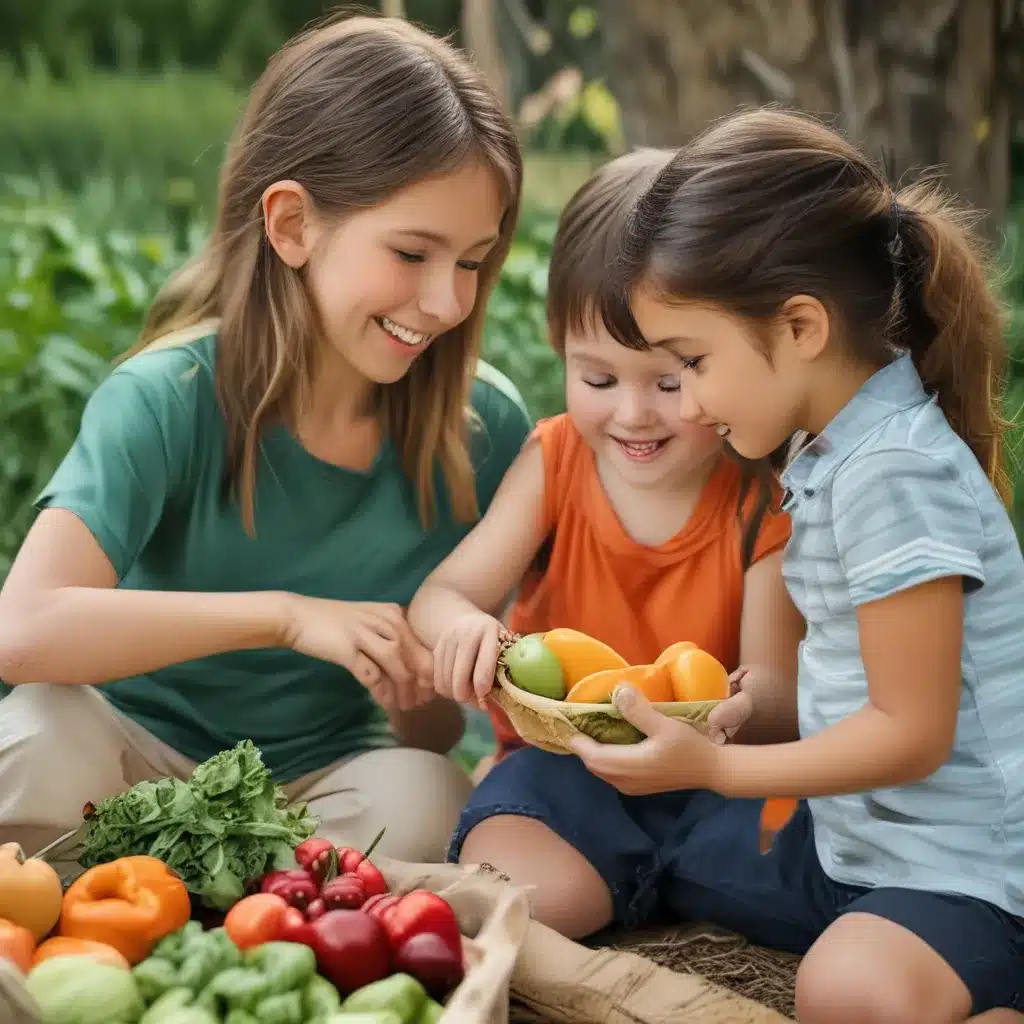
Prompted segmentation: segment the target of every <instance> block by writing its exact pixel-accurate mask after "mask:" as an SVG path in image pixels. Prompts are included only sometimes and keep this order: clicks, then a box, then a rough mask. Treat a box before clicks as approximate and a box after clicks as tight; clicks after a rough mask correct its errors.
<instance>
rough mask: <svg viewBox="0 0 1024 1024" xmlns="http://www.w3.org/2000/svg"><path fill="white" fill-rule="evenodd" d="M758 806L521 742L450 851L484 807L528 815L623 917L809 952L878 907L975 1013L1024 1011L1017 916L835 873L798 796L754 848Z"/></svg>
mask: <svg viewBox="0 0 1024 1024" xmlns="http://www.w3.org/2000/svg"><path fill="white" fill-rule="evenodd" d="M762 804H763V801H761V800H727V799H726V798H724V797H721V796H719V795H718V794H716V793H709V792H706V791H701V790H698V791H687V792H674V793H659V794H655V795H653V796H641V797H629V796H623V795H622V794H620V793H619V792H618V791H617V790H615V789H614V788H613V787H612V786H610V785H608V784H607V783H606V782H602V781H601V780H600V779H598V778H597V777H596V776H594V775H591V774H590V772H588V771H587V769H586V768H585V767H584V765H583V763H582V762H581V761H580V760H579V759H578V758H576V757H572V756H567V755H562V754H549V753H546V752H545V751H542V750H538V749H537V748H535V747H527V748H525V749H523V750H517V751H515V752H513V753H511V754H509V755H508V756H507V757H505V758H504V759H503V760H501V761H500V762H499V763H498V764H496V765H495V766H494V768H492V769H491V771H490V772H489V773H488V774H487V775H486V776H485V778H484V779H483V781H482V782H481V783H480V785H479V786H478V787H477V788H476V789H475V790H474V791H473V794H472V796H471V797H470V799H469V802H468V804H467V805H466V807H465V809H464V810H463V812H462V817H461V819H460V821H459V825H458V828H457V830H456V832H455V835H454V837H453V839H452V844H451V847H450V849H449V859H450V860H453V861H454V860H457V859H458V855H459V851H460V849H461V848H462V842H463V840H464V839H465V837H466V834H467V833H468V832H469V831H470V830H471V829H472V828H474V827H475V826H476V825H478V824H479V823H480V822H481V821H483V820H484V819H486V818H490V817H493V816H495V815H499V814H518V815H522V816H524V817H528V818H535V819H537V820H538V821H541V822H543V823H544V824H545V825H547V826H548V828H550V829H551V830H552V831H553V832H555V833H556V834H557V835H559V836H561V838H562V839H564V840H566V842H568V843H570V844H571V845H572V846H574V847H575V848H576V849H577V850H579V852H580V853H581V854H583V856H584V857H586V859H587V860H588V861H589V862H590V863H591V864H592V865H593V866H594V868H595V869H596V870H597V871H598V873H599V874H600V875H601V877H602V878H603V879H604V881H605V883H606V884H607V886H608V888H609V890H610V892H611V895H612V903H613V907H614V914H615V919H616V922H617V923H619V924H621V925H624V926H626V927H631V926H635V925H637V924H641V923H643V922H645V921H649V920H651V919H652V918H654V917H655V916H662V915H665V914H668V915H671V916H672V917H673V918H676V919H682V920H690V921H709V922H713V923H715V924H718V925H721V926H722V927H724V928H729V929H731V930H732V931H735V932H737V933H739V934H741V935H745V936H746V937H747V938H749V939H750V940H751V941H752V942H754V943H757V944H758V945H763V946H770V947H773V948H775V949H783V950H787V951H789V952H792V953H797V954H803V953H806V952H807V950H808V949H809V948H810V947H811V945H812V944H813V943H814V942H815V941H816V940H817V938H818V937H819V936H820V935H821V934H822V932H824V931H825V929H826V928H827V927H828V926H829V925H830V924H831V923H832V922H833V921H835V920H836V919H837V918H838V917H840V916H841V915H842V914H845V913H849V912H851V911H857V912H859V913H868V914H874V915H875V916H876V917H882V918H886V919H887V920H890V921H893V922H895V923H897V924H900V925H902V926H903V927H904V928H907V929H909V930H910V931H911V932H913V933H914V934H915V935H917V936H918V937H919V938H921V939H923V940H924V941H925V942H926V943H927V944H928V945H929V946H931V947H932V949H934V950H935V951H936V952H937V953H938V954H939V955H940V956H941V957H943V959H945V960H946V962H947V963H948V964H949V965H950V966H951V967H952V968H953V969H954V970H955V971H956V973H957V974H958V975H959V976H960V978H961V979H962V980H963V982H964V984H965V985H966V986H967V988H968V989H969V991H970V993H971V996H972V999H973V1010H972V1012H973V1013H975V1014H978V1013H982V1012H984V1011H985V1010H988V1009H992V1008H994V1007H999V1006H1009V1007H1013V1008H1017V1009H1024V919H1021V918H1016V917H1012V916H1011V915H1009V914H1007V913H1006V912H1005V911H1003V910H1001V909H1000V908H998V907H995V906H993V905H992V904H989V903H985V902H984V901H982V900H978V899H974V898H972V897H968V896H962V895H958V894H952V893H933V892H927V891H923V890H915V889H903V888H877V889H869V888H864V887H861V886H855V885H845V884H842V883H840V882H836V881H834V880H833V879H831V878H830V877H829V876H827V875H826V874H825V872H824V871H823V870H822V867H821V864H820V862H819V860H818V854H817V851H816V850H815V846H814V825H813V822H812V820H811V814H810V811H809V809H808V807H807V805H806V804H805V803H801V804H800V805H799V806H798V807H797V810H796V812H795V813H794V815H793V817H792V818H791V819H790V820H789V822H788V823H787V824H786V826H785V827H784V828H783V829H782V831H781V832H779V833H778V834H777V835H776V837H775V841H774V843H773V844H772V846H771V848H770V849H769V850H768V851H767V852H766V853H762V852H761V848H760V817H761V807H762Z"/></svg>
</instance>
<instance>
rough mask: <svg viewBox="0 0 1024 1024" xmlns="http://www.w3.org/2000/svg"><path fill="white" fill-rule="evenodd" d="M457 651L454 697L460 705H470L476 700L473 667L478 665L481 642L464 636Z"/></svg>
mask: <svg viewBox="0 0 1024 1024" xmlns="http://www.w3.org/2000/svg"><path fill="white" fill-rule="evenodd" d="M455 646H456V650H455V664H454V666H453V667H452V697H453V698H454V699H455V700H457V701H458V702H459V703H460V704H468V703H469V702H470V701H472V700H473V699H474V694H473V667H474V665H475V664H476V655H477V650H478V649H479V646H480V644H479V640H478V639H477V638H476V637H475V636H472V635H466V634H463V635H461V636H460V637H459V638H458V641H457V643H456V645H455Z"/></svg>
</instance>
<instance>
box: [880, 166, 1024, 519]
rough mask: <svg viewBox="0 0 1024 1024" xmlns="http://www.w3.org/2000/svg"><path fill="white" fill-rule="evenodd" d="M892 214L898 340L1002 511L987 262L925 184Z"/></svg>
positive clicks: (999, 347)
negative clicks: (900, 325) (976, 463)
mask: <svg viewBox="0 0 1024 1024" xmlns="http://www.w3.org/2000/svg"><path fill="white" fill-rule="evenodd" d="M894 213H895V219H896V221H897V227H898V230H897V237H896V238H895V239H894V242H895V246H896V259H897V262H898V265H899V270H898V274H897V278H898V282H899V284H898V296H899V299H900V306H901V310H900V312H901V314H902V320H903V324H904V329H903V331H902V332H901V333H902V337H901V340H902V342H903V344H905V345H906V347H907V348H908V349H909V350H910V354H911V358H912V359H913V360H914V365H915V367H916V368H917V372H918V374H919V375H920V377H921V380H922V381H923V382H924V385H925V387H926V388H927V389H928V390H929V391H932V392H935V393H936V394H937V396H938V402H939V407H940V408H941V409H942V411H943V413H944V414H945V416H946V419H947V420H948V421H949V424H950V426H951V427H952V428H953V429H954V430H955V431H956V432H957V433H958V434H959V435H960V437H962V438H963V440H964V441H965V442H966V443H967V445H968V446H969V447H970V449H971V451H972V452H974V455H975V457H976V458H977V460H978V461H979V462H980V463H981V465H982V467H983V468H984V470H985V472H986V473H987V474H988V477H989V479H990V480H991V481H992V483H993V485H994V486H995V488H996V490H997V491H998V492H999V495H1000V497H1001V498H1002V499H1003V500H1004V501H1005V502H1006V503H1007V504H1009V502H1010V501H1011V500H1012V488H1011V483H1010V477H1009V474H1008V472H1007V469H1006V465H1005V461H1004V437H1005V434H1006V431H1007V430H1008V429H1009V427H1010V423H1009V421H1008V420H1007V419H1006V418H1005V416H1004V414H1003V408H1002V394H1003V390H1002V369H1003V366H1004V363H1005V360H1006V354H1007V353H1006V344H1005V341H1004V334H1003V330H1004V325H1003V316H1002V308H1001V305H1000V303H999V301H998V300H997V298H996V296H995V294H994V293H993V291H992V288H991V286H990V280H991V278H990V267H989V261H988V259H987V254H986V252H985V250H984V248H983V246H982V244H981V242H980V240H978V239H977V238H976V237H975V236H974V235H973V234H972V233H971V231H970V224H969V212H968V211H967V210H965V209H964V208H962V207H958V206H957V205H955V204H954V203H953V202H952V200H951V199H950V198H949V197H948V196H947V195H945V194H944V193H943V192H942V191H941V190H940V189H939V188H938V187H936V186H934V185H932V184H928V183H923V182H922V183H918V184H915V185H913V186H911V187H909V188H907V189H904V190H903V191H901V192H900V194H899V196H898V198H897V205H896V207H895V210H894ZM901 248H902V250H903V252H902V255H901V254H900V249H901Z"/></svg>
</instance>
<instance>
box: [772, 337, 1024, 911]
mask: <svg viewBox="0 0 1024 1024" xmlns="http://www.w3.org/2000/svg"><path fill="white" fill-rule="evenodd" d="M783 482H784V485H785V487H786V500H785V507H786V509H787V510H788V511H789V513H790V515H791V517H792V521H793V534H792V538H791V540H790V543H789V545H788V547H787V548H786V552H785V556H784V570H783V571H784V573H785V578H786V584H787V586H788V588H789V592H790V594H791V596H792V598H793V600H794V602H795V603H796V605H797V607H798V608H799V609H800V611H801V612H802V614H803V616H804V619H805V620H806V622H807V633H806V636H805V638H804V641H803V643H802V644H801V647H800V670H799V683H798V703H799V715H800V733H801V735H802V736H811V735H814V734H815V733H818V732H821V731H822V730H823V729H826V728H828V727H829V726H831V725H834V724H835V723H836V722H838V721H840V720H841V719H843V718H845V717H846V716H848V715H850V714H852V713H853V712H855V711H857V710H858V709H859V708H861V707H862V706H863V705H864V704H865V703H866V702H867V700H868V686H867V677H866V674H865V669H864V664H863V662H862V660H861V656H860V644H859V637H858V630H857V611H856V610H857V606H858V605H861V604H865V603H866V602H869V601H876V600H879V599H881V598H884V597H888V596H889V595H891V594H894V593H897V592H898V591H901V590H904V589H906V588H908V587H913V586H916V585H918V584H921V583H924V582H927V581H929V580H934V579H938V578H941V577H944V576H950V575H958V576H962V577H963V581H964V639H963V654H962V658H961V673H962V681H963V684H962V688H961V695H960V711H959V716H958V719H957V727H956V737H955V741H954V745H953V749H952V751H951V753H950V756H949V759H948V760H947V761H946V763H945V764H944V765H943V766H942V767H941V768H939V770H938V771H936V772H935V773H934V774H932V775H931V776H929V777H928V778H926V779H924V780H922V781H920V782H917V783H914V784H911V785H905V786H895V787H892V788H889V789H878V790H874V791H872V792H868V793H861V794H856V795H851V796H834V797H824V798H817V799H812V800H810V801H809V804H810V808H811V812H812V815H813V819H814V831H815V841H816V844H817V850H818V857H819V859H820V861H821V865H822V867H823V868H824V870H825V872H826V873H827V874H828V875H829V876H831V877H832V878H833V879H835V880H836V881H839V882H846V883H849V884H853V885H865V886H876V887H877V886H900V887H906V888H913V889H927V890H930V891H935V892H954V893H963V894H966V895H969V896H975V897H978V898H980V899H984V900H988V901H989V902H991V903H995V904H997V905H998V906H1000V907H1003V908H1004V909H1005V910H1008V911H1009V912H1010V913H1012V914H1015V915H1018V916H1024V558H1022V556H1021V549H1020V545H1019V543H1018V541H1017V538H1016V535H1015V534H1014V530H1013V526H1012V524H1011V522H1010V519H1009V516H1008V515H1007V512H1006V509H1005V507H1004V506H1003V504H1002V502H1001V501H1000V499H999V497H998V495H997V494H996V492H995V490H994V489H993V487H992V485H991V483H990V482H989V480H988V479H987V477H986V476H985V473H984V472H983V470H982V469H981V466H980V465H979V464H978V461H977V459H975V457H974V455H973V454H972V453H971V451H970V449H969V448H968V447H967V445H966V444H965V443H964V442H963V441H962V440H961V439H960V438H959V437H958V436H957V435H956V433H955V432H954V431H953V430H952V428H951V427H950V426H949V423H948V421H947V420H946V418H945V416H943V414H942V412H941V410H940V409H939V407H938V405H937V404H936V402H935V400H934V399H933V398H930V397H929V396H928V395H927V394H926V393H925V391H924V389H923V387H922V385H921V380H920V377H919V376H918V374H917V372H916V370H915V369H914V365H913V363H912V362H911V360H910V357H909V356H907V355H904V356H901V357H900V358H899V359H897V360H896V361H895V362H893V363H891V364H890V365H888V366H886V367H885V368H884V369H882V370H880V371H879V372H878V373H876V374H875V375H874V376H873V377H872V378H871V379H870V380H868V381H867V383H866V384H865V385H864V386H863V387H862V388H861V389H860V391H858V393H857V394H856V395H855V396H854V398H853V399H852V400H851V401H850V402H849V403H848V404H847V405H846V406H845V407H844V408H843V409H842V410H841V411H840V413H839V414H838V415H837V416H836V417H835V419H833V421H832V422H831V423H830V424H829V425H828V426H827V427H826V428H825V430H824V431H823V432H822V434H821V435H819V436H818V437H817V438H816V439H815V440H814V441H813V442H812V443H811V444H810V445H809V446H807V447H806V448H804V449H803V450H802V451H801V452H800V454H799V455H798V456H797V457H796V458H795V459H794V460H793V462H792V463H791V464H790V466H789V467H788V468H787V470H786V472H785V474H784V477H783Z"/></svg>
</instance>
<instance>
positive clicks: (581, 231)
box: [547, 147, 782, 571]
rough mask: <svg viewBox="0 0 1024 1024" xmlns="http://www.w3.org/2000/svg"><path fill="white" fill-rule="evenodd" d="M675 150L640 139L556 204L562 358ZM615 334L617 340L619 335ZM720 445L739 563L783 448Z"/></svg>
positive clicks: (552, 285) (553, 279)
mask: <svg viewBox="0 0 1024 1024" xmlns="http://www.w3.org/2000/svg"><path fill="white" fill-rule="evenodd" d="M675 155H676V151H675V150H671V149H653V148H646V147H645V148H640V149H635V150H633V151H632V152H629V153H626V154H625V155H624V156H620V157H617V158H616V159H615V160H611V161H609V162H608V163H606V164H604V166H602V167H601V168H599V169H598V170H597V171H596V172H595V173H594V174H593V175H591V177H590V178H588V179H587V181H586V182H584V184H583V185H581V186H580V188H579V189H578V190H577V191H576V193H575V194H574V195H573V197H572V198H571V199H570V200H569V202H568V204H567V205H566V207H565V209H564V210H563V211H562V215H561V217H560V218H559V221H558V231H557V233H556V235H555V243H554V247H553V249H552V253H551V264H550V269H549V272H548V300H547V316H548V331H549V336H550V339H551V345H552V347H553V348H554V349H555V351H556V352H557V353H558V354H559V355H560V356H562V357H563V358H564V356H565V338H566V335H567V334H568V333H570V332H574V333H575V332H578V333H583V332H585V331H587V330H588V329H592V328H593V327H594V325H595V324H600V323H601V315H602V314H601V303H602V297H603V295H604V292H605V289H606V280H607V277H608V274H609V272H610V270H611V268H612V266H613V264H614V262H615V261H616V260H617V259H618V257H619V252H620V250H621V248H622V244H623V240H624V238H625V237H626V235H627V229H628V227H629V225H630V223H631V220H632V216H633V210H634V207H635V206H636V204H637V203H638V202H639V201H640V200H641V198H642V197H643V196H644V195H646V193H647V191H648V190H649V188H650V187H651V185H652V183H653V182H654V181H656V180H658V179H659V177H660V176H661V174H662V173H663V172H664V169H665V168H666V167H667V166H668V165H669V164H670V162H671V161H672V160H673V159H674V158H675ZM613 337H616V336H615V335H614V334H613ZM616 340H620V341H621V339H619V338H618V337H616ZM634 347H635V346H634ZM725 451H726V453H727V454H728V455H730V456H731V457H732V458H733V459H734V460H735V461H736V462H738V463H739V464H740V469H741V474H742V478H741V482H740V494H739V503H738V507H737V516H738V518H739V520H740V526H741V530H742V533H741V540H740V561H741V564H742V566H743V569H744V571H746V569H748V568H749V567H750V564H751V562H752V561H753V558H754V548H755V546H756V544H757V537H758V534H759V532H760V530H761V524H762V522H763V521H764V516H765V513H766V512H767V511H768V509H769V507H770V506H771V504H772V493H773V489H774V487H775V484H776V479H777V477H776V468H777V467H778V466H779V465H781V461H782V453H781V451H780V452H776V453H773V454H772V455H771V456H770V457H769V458H767V459H760V460H757V461H752V460H749V459H744V458H742V457H741V456H740V455H738V454H737V453H736V452H734V451H733V450H732V448H731V447H730V446H729V445H728V444H726V446H725ZM755 486H756V487H757V496H756V498H755V499H754V502H753V506H752V508H751V510H750V512H749V514H747V515H746V516H745V517H744V507H745V506H746V504H747V500H748V496H749V494H750V492H751V489H752V488H753V487H755Z"/></svg>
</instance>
